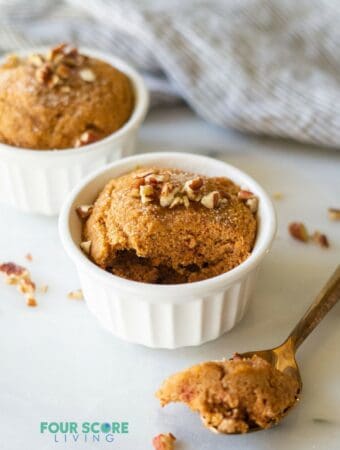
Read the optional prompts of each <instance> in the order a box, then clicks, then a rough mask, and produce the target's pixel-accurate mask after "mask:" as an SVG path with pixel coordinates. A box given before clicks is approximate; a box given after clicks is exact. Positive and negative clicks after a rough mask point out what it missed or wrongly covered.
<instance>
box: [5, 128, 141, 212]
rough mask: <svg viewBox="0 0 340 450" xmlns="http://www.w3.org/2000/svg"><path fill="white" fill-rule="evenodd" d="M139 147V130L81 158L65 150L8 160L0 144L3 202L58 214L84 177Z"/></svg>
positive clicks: (80, 155) (22, 207)
mask: <svg viewBox="0 0 340 450" xmlns="http://www.w3.org/2000/svg"><path fill="white" fill-rule="evenodd" d="M135 145H136V131H135V130H132V132H130V133H129V134H128V135H126V136H123V137H122V138H121V139H120V140H119V141H118V142H113V143H109V142H108V143H106V144H104V145H103V146H101V147H100V148H98V149H94V150H93V152H87V153H82V154H79V155H77V154H74V152H72V155H71V154H70V155H68V154H67V152H68V150H65V151H61V152H63V154H62V155H61V154H58V151H55V152H54V154H51V153H50V152H49V154H48V155H46V154H44V152H43V151H42V152H38V151H36V152H30V153H29V155H27V154H26V155H24V154H22V155H17V157H13V156H12V155H11V156H10V157H8V155H6V154H3V153H2V152H1V144H0V203H5V204H9V205H10V206H13V207H15V208H16V209H18V210H20V211H23V212H26V213H36V214H43V215H47V216H52V215H56V214H58V213H59V211H60V208H61V206H62V204H63V202H64V201H65V198H66V197H67V195H68V194H69V192H70V191H71V190H72V189H73V188H74V186H75V185H77V184H78V183H79V182H80V181H81V179H82V178H84V176H86V175H88V174H89V173H91V172H92V171H93V170H96V169H99V168H100V167H103V166H105V165H106V164H109V163H111V162H113V161H115V160H117V159H120V158H123V157H125V156H129V155H131V154H132V153H133V151H134V149H135ZM23 152H25V150H22V153H23ZM20 156H22V158H21V157H20Z"/></svg>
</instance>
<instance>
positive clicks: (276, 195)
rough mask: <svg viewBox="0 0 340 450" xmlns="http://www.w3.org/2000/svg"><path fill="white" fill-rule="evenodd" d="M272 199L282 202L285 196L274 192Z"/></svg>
mask: <svg viewBox="0 0 340 450" xmlns="http://www.w3.org/2000/svg"><path fill="white" fill-rule="evenodd" d="M272 197H273V199H274V200H282V199H283V194H282V192H274V193H273V194H272Z"/></svg>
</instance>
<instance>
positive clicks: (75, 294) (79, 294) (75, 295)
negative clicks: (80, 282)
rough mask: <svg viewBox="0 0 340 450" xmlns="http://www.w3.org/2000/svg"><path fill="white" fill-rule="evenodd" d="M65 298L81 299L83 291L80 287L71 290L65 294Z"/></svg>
mask: <svg viewBox="0 0 340 450" xmlns="http://www.w3.org/2000/svg"><path fill="white" fill-rule="evenodd" d="M67 298H69V299H70V300H83V298H84V296H83V291H82V290H81V289H77V290H75V291H71V292H69V293H68V294H67Z"/></svg>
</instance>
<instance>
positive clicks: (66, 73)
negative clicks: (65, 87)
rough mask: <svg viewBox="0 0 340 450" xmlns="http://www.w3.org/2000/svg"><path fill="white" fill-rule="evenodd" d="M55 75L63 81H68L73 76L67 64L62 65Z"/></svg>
mask: <svg viewBox="0 0 340 450" xmlns="http://www.w3.org/2000/svg"><path fill="white" fill-rule="evenodd" d="M55 73H56V75H57V76H58V77H60V78H62V79H63V80H67V79H68V78H69V77H70V75H71V69H70V68H69V66H67V65H66V64H63V63H61V64H59V65H58V66H57V68H56V69H55Z"/></svg>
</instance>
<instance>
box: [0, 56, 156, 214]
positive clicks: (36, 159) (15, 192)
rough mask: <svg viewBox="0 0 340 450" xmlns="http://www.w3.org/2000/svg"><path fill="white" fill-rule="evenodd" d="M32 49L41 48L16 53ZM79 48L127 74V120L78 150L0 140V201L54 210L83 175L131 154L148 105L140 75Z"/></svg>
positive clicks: (115, 60) (35, 210) (26, 209)
mask: <svg viewBox="0 0 340 450" xmlns="http://www.w3.org/2000/svg"><path fill="white" fill-rule="evenodd" d="M37 50H38V51H41V50H42V49H34V50H30V51H25V52H18V54H21V55H25V54H27V53H32V52H33V51H34V52H35V51H37ZM45 50H46V49H45ZM81 52H82V53H83V54H86V55H89V56H92V57H95V58H99V59H101V60H103V61H107V62H108V63H110V64H111V65H113V66H115V67H117V68H118V69H120V70H121V71H122V72H124V73H125V74H126V75H127V76H128V77H129V78H130V80H131V82H132V84H133V88H134V92H135V108H134V111H133V113H132V115H131V117H130V119H129V120H128V122H126V124H124V126H123V127H122V128H120V129H119V130H118V131H116V132H115V133H113V134H111V135H109V136H108V137H106V138H104V139H102V140H100V141H98V142H95V143H93V144H90V145H87V146H84V147H80V148H72V149H64V150H30V149H23V148H18V147H13V146H10V145H5V144H1V143H0V203H6V204H9V205H11V206H13V207H15V208H17V209H19V210H21V211H24V212H27V213H38V214H44V215H55V214H58V213H59V211H60V208H61V205H62V203H63V202H64V200H65V199H66V196H67V194H68V193H69V192H70V191H71V190H72V188H73V187H74V186H75V185H76V184H77V183H79V181H80V180H81V179H82V178H83V177H84V176H85V175H87V174H89V173H91V172H92V171H93V170H96V169H98V168H100V167H102V166H104V165H105V164H108V163H110V162H112V161H114V160H116V159H119V158H121V157H124V156H127V155H130V154H131V153H132V152H133V150H134V148H135V143H136V136H137V132H138V130H139V128H140V126H141V124H142V122H143V120H144V117H145V115H146V112H147V108H148V104H149V95H148V91H147V89H146V86H145V84H144V81H143V79H142V77H141V76H140V75H139V74H138V73H137V72H136V71H135V70H134V69H133V68H132V67H130V66H129V65H128V64H126V63H125V62H123V61H121V60H120V59H118V58H116V57H114V56H111V55H109V54H103V53H101V52H98V51H94V50H88V49H81ZM18 126H20V125H18Z"/></svg>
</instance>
